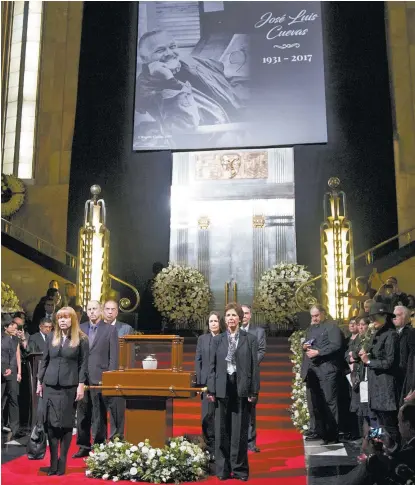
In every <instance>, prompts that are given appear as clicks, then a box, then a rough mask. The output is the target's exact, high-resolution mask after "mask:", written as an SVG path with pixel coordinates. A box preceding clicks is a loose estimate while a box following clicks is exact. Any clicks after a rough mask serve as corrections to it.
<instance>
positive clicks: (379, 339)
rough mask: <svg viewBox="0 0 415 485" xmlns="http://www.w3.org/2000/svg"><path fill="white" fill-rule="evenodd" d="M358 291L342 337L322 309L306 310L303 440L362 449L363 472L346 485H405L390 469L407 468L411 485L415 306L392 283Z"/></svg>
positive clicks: (363, 283) (414, 446)
mask: <svg viewBox="0 0 415 485" xmlns="http://www.w3.org/2000/svg"><path fill="white" fill-rule="evenodd" d="M359 285H360V288H359ZM357 287H358V290H359V295H348V296H349V297H350V298H355V299H356V300H357V301H358V302H359V306H360V310H359V311H358V313H357V315H355V316H353V317H352V318H350V320H349V322H348V331H345V332H343V331H342V330H341V328H340V327H339V325H338V324H337V323H336V322H334V321H332V320H331V318H330V316H329V315H328V314H327V311H326V309H325V308H324V307H322V306H321V305H315V306H313V307H312V308H311V310H310V315H311V325H310V326H309V328H308V329H307V333H306V337H305V341H304V343H303V351H304V356H303V363H302V369H301V375H302V378H303V379H304V381H305V383H306V389H307V404H308V409H309V413H310V429H309V431H308V432H307V433H306V437H305V439H306V440H307V441H315V440H322V443H323V444H324V445H331V444H337V443H339V442H340V441H354V442H355V443H357V444H358V445H360V447H361V453H360V456H359V458H358V460H359V462H360V463H361V465H360V466H359V467H357V468H356V469H355V470H353V472H352V473H351V474H350V475H349V476H347V477H344V483H349V482H350V483H353V484H356V485H357V484H371V483H406V481H405V482H400V481H399V476H398V475H396V473H395V469H396V466H397V465H399V464H400V465H401V468H402V467H404V466H407V469H405V470H406V473H407V474H409V475H410V474H412V475H413V478H414V479H415V472H414V470H415V465H414V463H415V460H414V458H415V441H414V438H415V422H414V420H415V329H414V328H413V327H414V325H413V324H414V310H415V309H414V299H413V297H412V296H411V295H407V294H406V293H404V292H402V291H400V289H399V287H398V281H397V279H396V278H394V277H390V278H388V279H387V280H386V282H385V284H384V285H382V286H381V287H380V289H379V290H378V291H375V290H372V289H370V288H367V281H365V280H364V279H363V278H359V279H358V285H357ZM346 335H347V336H346ZM408 457H409V458H410V460H409V462H408V459H407V458H408ZM388 467H389V468H388ZM408 470H409V471H408ZM409 475H408V476H409ZM387 480H390V481H389V482H388V481H387ZM394 480H395V481H394ZM342 483H343V482H342Z"/></svg>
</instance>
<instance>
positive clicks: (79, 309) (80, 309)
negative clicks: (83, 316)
mask: <svg viewBox="0 0 415 485" xmlns="http://www.w3.org/2000/svg"><path fill="white" fill-rule="evenodd" d="M73 309H74V310H75V312H80V313H83V312H84V309H83V308H82V307H81V305H75V306H74V307H73Z"/></svg>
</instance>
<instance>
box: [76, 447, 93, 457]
mask: <svg viewBox="0 0 415 485" xmlns="http://www.w3.org/2000/svg"><path fill="white" fill-rule="evenodd" d="M84 456H89V450H88V449H87V448H79V450H78V451H77V452H76V453H75V454H74V455H72V458H83V457H84Z"/></svg>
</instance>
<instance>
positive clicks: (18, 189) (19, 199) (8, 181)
mask: <svg viewBox="0 0 415 485" xmlns="http://www.w3.org/2000/svg"><path fill="white" fill-rule="evenodd" d="M24 198H25V186H24V185H23V182H22V181H21V180H20V179H18V178H17V177H15V176H14V175H5V174H4V173H2V174H1V216H2V217H10V216H12V215H13V214H15V213H16V212H17V211H18V210H19V209H20V207H21V206H22V205H23V202H24Z"/></svg>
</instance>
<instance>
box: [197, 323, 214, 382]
mask: <svg viewBox="0 0 415 485" xmlns="http://www.w3.org/2000/svg"><path fill="white" fill-rule="evenodd" d="M213 340H214V337H213V335H212V334H211V333H210V332H209V333H205V334H203V335H201V336H200V337H199V338H198V339H197V346H196V357H195V372H196V383H197V385H198V386H205V385H206V383H207V380H208V377H209V371H210V355H211V351H212V345H213Z"/></svg>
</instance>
